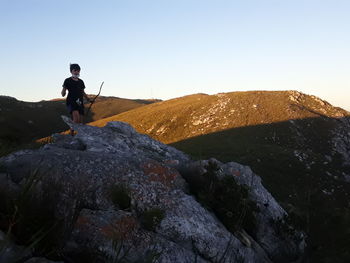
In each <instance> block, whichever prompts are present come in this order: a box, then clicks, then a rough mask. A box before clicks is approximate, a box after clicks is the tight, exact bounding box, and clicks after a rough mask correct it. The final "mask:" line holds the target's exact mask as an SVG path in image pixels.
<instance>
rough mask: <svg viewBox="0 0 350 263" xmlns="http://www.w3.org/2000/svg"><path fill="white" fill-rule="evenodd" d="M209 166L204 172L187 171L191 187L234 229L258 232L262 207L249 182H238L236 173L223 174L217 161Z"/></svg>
mask: <svg viewBox="0 0 350 263" xmlns="http://www.w3.org/2000/svg"><path fill="white" fill-rule="evenodd" d="M205 168H206V170H207V172H206V173H204V174H202V175H201V174H192V173H191V174H183V176H184V178H185V179H186V181H187V182H188V183H189V186H190V191H191V192H192V193H193V194H194V195H195V196H196V197H197V199H198V201H199V202H200V203H201V204H202V205H204V206H205V207H207V208H208V209H209V210H212V211H214V213H215V214H216V215H217V217H218V218H219V219H220V220H221V222H222V223H223V224H224V225H225V226H226V227H227V229H228V230H229V231H231V232H232V233H234V232H235V231H237V230H240V229H242V228H243V229H246V230H247V231H249V232H254V227H255V226H256V218H255V214H256V213H257V212H258V208H257V206H256V205H255V203H254V202H253V201H251V200H250V199H249V197H248V188H247V186H245V185H239V184H237V183H236V182H235V180H234V179H233V178H232V176H224V177H222V178H220V177H219V176H218V175H217V171H218V169H219V168H218V166H217V164H216V163H214V162H209V164H208V166H207V167H205Z"/></svg>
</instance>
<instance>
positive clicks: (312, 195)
mask: <svg viewBox="0 0 350 263" xmlns="http://www.w3.org/2000/svg"><path fill="white" fill-rule="evenodd" d="M109 121H125V122H128V123H130V124H131V125H132V126H133V127H135V129H136V130H137V131H138V132H141V133H145V134H148V135H150V136H151V137H153V138H155V139H157V140H160V141H162V142H164V143H168V144H171V145H173V146H175V147H176V148H178V149H180V150H182V151H185V152H187V153H189V154H191V155H192V156H193V157H194V158H200V159H203V158H210V157H215V158H217V159H219V160H221V161H224V162H228V161H231V160H232V161H236V162H240V163H242V164H246V165H249V166H250V167H252V168H253V170H254V171H255V172H256V173H257V174H259V175H260V176H261V177H262V178H263V183H264V185H265V186H266V187H267V188H268V189H269V190H270V191H271V192H272V193H273V195H274V196H276V197H277V199H278V200H279V201H280V202H281V204H282V205H283V206H284V208H285V209H287V210H288V211H289V212H290V213H291V214H292V215H293V216H294V220H295V221H296V222H297V223H298V224H299V225H300V227H301V228H303V229H304V230H305V231H306V232H307V233H308V234H309V240H308V241H309V250H310V255H311V258H312V260H313V261H314V262H350V254H349V253H350V252H349V250H348V247H349V244H350V223H349V222H350V197H349V195H350V133H349V130H350V113H349V112H347V111H345V110H343V109H341V108H338V107H334V106H332V105H331V104H329V103H328V102H326V101H324V100H322V99H320V98H317V97H315V96H310V95H306V94H303V93H300V92H297V91H251V92H232V93H221V94H217V95H211V96H209V95H205V94H195V95H190V96H185V97H181V98H176V99H172V100H168V101H163V102H158V103H154V104H151V105H147V106H144V107H143V108H142V109H133V110H130V111H128V112H124V113H121V114H118V115H116V116H112V117H109V118H105V119H102V120H98V121H95V122H93V123H91V125H96V126H104V125H105V124H106V123H107V122H109ZM335 259H337V260H335Z"/></svg>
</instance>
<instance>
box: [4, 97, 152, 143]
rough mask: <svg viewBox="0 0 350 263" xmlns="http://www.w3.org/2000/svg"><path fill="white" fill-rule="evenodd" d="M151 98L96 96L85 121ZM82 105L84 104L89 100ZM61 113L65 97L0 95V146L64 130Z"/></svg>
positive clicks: (27, 141) (65, 113)
mask: <svg viewBox="0 0 350 263" xmlns="http://www.w3.org/2000/svg"><path fill="white" fill-rule="evenodd" d="M91 97H93V96H92V95H91ZM153 102H154V101H147V100H130V99H121V98H116V97H99V98H97V100H96V102H95V103H94V104H93V106H92V108H91V111H90V113H89V116H87V117H86V120H85V121H93V120H98V119H100V118H105V117H108V116H112V115H115V114H119V113H121V112H124V111H128V110H130V109H134V108H137V107H141V106H144V105H146V104H150V103H153ZM85 106H86V107H88V106H89V104H86V105H85ZM61 115H68V112H67V109H66V104H65V99H55V100H52V101H40V102H25V101H19V100H16V99H15V98H12V97H7V96H0V127H1V128H0V143H1V145H2V148H5V144H6V145H10V148H12V146H13V145H22V144H23V143H29V142H30V141H32V140H34V139H38V138H42V137H45V136H49V135H51V134H52V133H55V132H61V131H64V130H66V129H67V126H66V125H65V124H64V122H62V120H61V118H60V116H61ZM11 145H12V146H11ZM6 148H7V147H6Z"/></svg>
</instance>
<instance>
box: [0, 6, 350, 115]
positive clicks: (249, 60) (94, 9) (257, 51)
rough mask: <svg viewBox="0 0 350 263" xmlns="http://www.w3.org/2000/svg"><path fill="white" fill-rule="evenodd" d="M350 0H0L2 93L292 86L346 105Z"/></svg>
mask: <svg viewBox="0 0 350 263" xmlns="http://www.w3.org/2000/svg"><path fill="white" fill-rule="evenodd" d="M349 14H350V1H341V0H230V1H223V0H176V1H175V0H149V1H148V0H142V1H141V0H139V1H136V0H124V1H119V0H114V1H103V0H101V1H97V0H96V1H77V0H76V1H66V0H59V1H58V0H57V1H56V0H0V33H1V35H0V36H1V38H0V59H1V60H0V94H2V95H8V96H13V97H16V98H18V99H21V100H26V101H39V100H42V99H52V98H57V97H59V96H60V90H61V86H62V83H63V80H64V79H65V78H66V77H68V76H69V75H70V73H69V63H79V64H80V65H81V68H82V71H81V78H82V79H83V80H84V81H85V84H86V92H87V93H88V94H93V93H96V92H97V91H98V88H99V85H100V83H101V82H102V81H105V86H104V88H103V90H102V95H110V96H118V97H124V98H160V99H169V98H174V97H180V96H183V95H187V94H193V93H199V92H202V93H208V94H215V93H219V92H231V91H238V90H239V91H244V90H289V89H295V90H299V91H301V92H305V93H307V94H313V95H316V96H319V97H321V98H322V99H325V100H327V101H329V102H330V103H332V104H334V105H336V106H341V107H344V108H346V109H348V110H350V101H349V98H350V96H349V95H350V79H349V77H350V76H349V72H350V15H349Z"/></svg>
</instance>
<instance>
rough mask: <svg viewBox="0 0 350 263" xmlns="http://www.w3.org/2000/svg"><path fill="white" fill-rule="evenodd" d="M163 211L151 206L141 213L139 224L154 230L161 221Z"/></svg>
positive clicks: (163, 214)
mask: <svg viewBox="0 0 350 263" xmlns="http://www.w3.org/2000/svg"><path fill="white" fill-rule="evenodd" d="M164 216H165V213H164V211H163V210H162V209H159V208H152V209H149V210H147V211H145V212H143V213H142V215H141V225H142V226H143V227H144V228H145V229H147V230H149V231H154V230H155V229H156V227H157V226H158V225H159V224H160V222H162V220H163V218H164Z"/></svg>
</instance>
